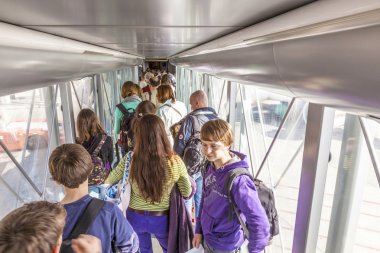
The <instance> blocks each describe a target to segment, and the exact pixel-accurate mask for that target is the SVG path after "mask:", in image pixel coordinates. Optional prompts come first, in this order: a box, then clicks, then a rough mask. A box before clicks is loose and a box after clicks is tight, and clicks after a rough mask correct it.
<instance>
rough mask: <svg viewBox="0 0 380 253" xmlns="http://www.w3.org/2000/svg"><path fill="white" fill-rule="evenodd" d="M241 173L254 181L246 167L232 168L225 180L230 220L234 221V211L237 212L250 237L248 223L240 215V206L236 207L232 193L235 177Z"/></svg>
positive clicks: (246, 233) (245, 231) (244, 229)
mask: <svg viewBox="0 0 380 253" xmlns="http://www.w3.org/2000/svg"><path fill="white" fill-rule="evenodd" d="M241 175H247V176H249V178H251V180H252V181H253V177H252V175H251V174H250V173H249V172H248V170H246V169H245V168H236V169H233V170H231V171H230V172H229V173H228V176H227V177H226V180H225V181H224V188H225V189H226V191H227V198H228V202H229V204H230V206H229V209H228V221H232V213H233V212H235V214H236V216H237V218H238V220H239V222H240V225H241V226H242V228H243V231H244V234H245V237H246V238H248V236H249V233H248V228H247V225H246V224H245V222H244V221H243V219H242V218H241V217H240V212H239V210H238V208H237V207H236V204H235V203H234V200H233V198H232V194H231V191H232V186H233V183H234V180H235V178H237V177H238V176H241Z"/></svg>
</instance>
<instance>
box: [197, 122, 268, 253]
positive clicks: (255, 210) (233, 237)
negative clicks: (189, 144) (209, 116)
mask: <svg viewBox="0 0 380 253" xmlns="http://www.w3.org/2000/svg"><path fill="white" fill-rule="evenodd" d="M201 140H202V152H203V154H204V155H205V157H206V158H207V160H208V161H209V163H208V166H207V167H206V170H205V174H204V177H203V178H204V181H203V193H202V200H201V205H200V210H199V216H198V217H197V224H196V229H195V236H194V240H193V246H194V247H196V248H198V247H199V245H200V244H201V243H202V241H203V247H204V248H205V253H211V252H212V253H233V252H239V251H240V247H241V245H242V244H243V242H244V240H245V236H244V232H243V229H242V226H241V225H240V223H239V220H238V218H237V216H236V215H235V213H234V214H233V218H232V220H231V221H229V220H228V210H229V202H228V198H227V192H226V189H225V186H224V184H225V180H226V178H227V176H228V173H229V172H230V171H231V170H233V169H236V168H246V169H248V167H249V166H248V164H247V162H246V156H245V155H244V154H241V153H238V152H234V151H231V150H230V147H231V144H232V142H233V132H232V129H231V127H230V125H229V124H228V123H227V122H226V121H224V120H221V119H216V120H211V121H209V122H207V123H206V124H204V125H203V127H202V130H201ZM231 193H232V194H231V196H232V198H233V200H234V202H235V204H236V206H237V208H238V210H239V212H240V213H241V217H242V218H243V220H244V221H245V222H246V225H247V227H248V232H249V238H248V241H249V244H248V250H249V252H250V253H258V252H261V251H262V250H263V249H264V248H265V246H266V245H267V243H268V240H269V222H268V218H267V216H266V214H265V211H264V209H263V207H262V206H261V203H260V200H259V198H258V195H257V191H256V187H255V185H254V183H253V182H252V180H251V179H250V178H249V177H248V176H246V175H240V176H238V177H237V178H236V179H235V180H234V182H233V186H232V190H231Z"/></svg>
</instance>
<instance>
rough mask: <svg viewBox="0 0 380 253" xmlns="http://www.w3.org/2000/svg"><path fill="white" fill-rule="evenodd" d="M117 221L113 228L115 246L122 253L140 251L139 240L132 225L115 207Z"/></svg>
mask: <svg viewBox="0 0 380 253" xmlns="http://www.w3.org/2000/svg"><path fill="white" fill-rule="evenodd" d="M113 208H114V212H115V218H116V219H115V221H114V224H113V227H114V229H115V231H114V244H115V246H116V247H117V248H118V249H119V250H120V252H121V253H134V252H138V250H139V238H138V236H137V234H136V232H135V231H134V230H133V228H132V226H131V224H129V222H128V220H127V219H126V218H125V217H124V216H123V213H122V212H121V210H120V209H119V208H118V207H117V206H116V205H115V206H114V207H113Z"/></svg>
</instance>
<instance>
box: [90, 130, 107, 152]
mask: <svg viewBox="0 0 380 253" xmlns="http://www.w3.org/2000/svg"><path fill="white" fill-rule="evenodd" d="M106 139H107V135H105V134H103V135H102V139H101V140H100V142H99V144H98V146H97V147H96V149H95V150H94V152H92V154H91V155H92V156H98V155H99V152H100V150H101V149H102V146H103V144H104V143H105V142H106Z"/></svg>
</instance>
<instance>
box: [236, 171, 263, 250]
mask: <svg viewBox="0 0 380 253" xmlns="http://www.w3.org/2000/svg"><path fill="white" fill-rule="evenodd" d="M231 193H232V196H233V200H234V202H235V203H236V206H237V208H238V210H240V212H241V213H243V215H244V216H245V218H246V224H247V228H248V232H249V238H248V241H249V244H248V249H249V252H250V253H259V252H261V251H262V250H264V248H265V246H267V244H268V241H269V221H268V218H267V216H266V213H265V210H264V208H263V207H262V205H261V203H260V199H259V197H258V195H257V191H256V187H255V185H254V183H253V182H252V180H251V179H250V178H249V177H248V176H246V175H242V176H239V177H238V178H236V179H235V180H234V183H233V186H232V191H231Z"/></svg>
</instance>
